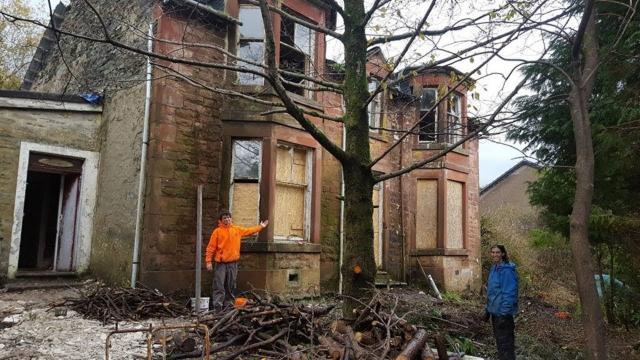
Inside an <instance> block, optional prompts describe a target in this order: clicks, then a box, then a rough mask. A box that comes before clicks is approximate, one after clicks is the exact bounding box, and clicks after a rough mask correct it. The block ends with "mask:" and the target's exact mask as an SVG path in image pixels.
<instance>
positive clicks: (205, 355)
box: [104, 322, 211, 360]
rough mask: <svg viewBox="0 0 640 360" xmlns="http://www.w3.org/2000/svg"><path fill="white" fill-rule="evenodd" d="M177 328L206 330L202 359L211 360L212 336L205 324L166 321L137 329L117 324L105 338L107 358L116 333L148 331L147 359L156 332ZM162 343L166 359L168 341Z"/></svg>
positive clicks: (149, 358)
mask: <svg viewBox="0 0 640 360" xmlns="http://www.w3.org/2000/svg"><path fill="white" fill-rule="evenodd" d="M177 329H193V330H198V329H200V330H202V331H203V332H204V336H203V348H202V357H201V358H202V359H206V360H209V359H210V358H209V346H210V345H211V344H210V337H209V328H208V327H207V326H206V325H204V324H200V323H199V322H196V323H194V324H180V325H165V324H164V322H163V324H162V325H161V326H157V327H155V328H154V327H153V326H152V325H151V324H149V326H148V327H143V328H135V329H122V330H120V329H118V325H117V324H116V329H115V330H113V331H111V332H109V334H108V335H107V339H106V340H105V357H104V358H105V360H109V350H110V349H111V337H112V336H113V335H115V334H128V333H135V332H145V333H147V355H146V356H147V360H152V355H153V352H152V348H153V347H152V344H153V335H154V334H155V333H157V332H158V331H167V330H177ZM161 344H162V358H163V359H166V357H167V343H166V341H165V340H164V339H163V341H161Z"/></svg>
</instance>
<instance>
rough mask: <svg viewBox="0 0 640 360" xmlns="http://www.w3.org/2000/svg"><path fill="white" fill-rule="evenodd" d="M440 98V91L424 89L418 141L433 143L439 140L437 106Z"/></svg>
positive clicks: (421, 99) (421, 98)
mask: <svg viewBox="0 0 640 360" xmlns="http://www.w3.org/2000/svg"><path fill="white" fill-rule="evenodd" d="M437 98H438V91H437V89H435V88H423V89H422V96H421V97H420V130H419V133H418V141H420V142H431V141H436V139H437V138H438V136H437V131H438V108H437V107H436V108H434V109H433V110H432V111H429V110H431V108H432V107H434V106H435V104H436V101H437Z"/></svg>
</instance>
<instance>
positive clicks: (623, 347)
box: [394, 289, 640, 360]
mask: <svg viewBox="0 0 640 360" xmlns="http://www.w3.org/2000/svg"><path fill="white" fill-rule="evenodd" d="M394 295H395V296H397V297H398V298H399V299H401V300H400V301H401V305H400V306H399V308H400V309H401V310H400V311H408V312H409V313H408V314H407V318H408V319H410V320H411V322H412V323H414V324H418V325H422V326H426V327H430V328H437V329H440V330H443V331H445V332H447V333H448V334H449V335H450V338H453V341H452V342H458V344H459V346H460V347H463V348H464V347H467V348H471V349H472V350H471V351H467V353H470V354H471V355H476V356H481V357H484V358H485V359H492V358H495V354H496V353H495V342H494V340H493V336H492V332H491V331H492V330H491V325H490V324H489V323H485V322H484V321H483V320H482V315H483V313H484V298H482V297H480V296H478V295H468V296H458V295H455V294H453V295H452V296H447V295H448V294H445V301H444V302H443V303H442V304H437V303H433V302H429V301H425V300H424V298H425V295H423V294H421V293H420V292H419V290H415V289H402V290H396V291H395V294H394ZM519 307H520V314H519V315H518V316H517V317H516V319H515V323H516V348H517V350H516V355H517V357H518V359H531V360H538V359H540V360H555V359H557V360H572V359H576V360H578V359H584V354H583V351H582V350H583V349H584V344H585V343H584V338H583V333H582V324H581V321H580V318H579V316H574V314H570V313H568V316H569V317H568V318H559V317H558V316H557V315H560V314H558V313H559V311H560V309H559V308H558V307H555V306H553V305H551V304H549V303H548V302H545V301H544V300H542V299H540V298H535V297H523V298H520V303H519ZM556 314H557V315H556ZM439 319H443V320H439ZM607 333H608V336H607V346H608V352H609V355H610V356H609V358H610V359H630V360H634V359H640V329H629V331H627V330H626V329H624V328H619V327H615V328H608V329H607ZM450 343H451V342H450Z"/></svg>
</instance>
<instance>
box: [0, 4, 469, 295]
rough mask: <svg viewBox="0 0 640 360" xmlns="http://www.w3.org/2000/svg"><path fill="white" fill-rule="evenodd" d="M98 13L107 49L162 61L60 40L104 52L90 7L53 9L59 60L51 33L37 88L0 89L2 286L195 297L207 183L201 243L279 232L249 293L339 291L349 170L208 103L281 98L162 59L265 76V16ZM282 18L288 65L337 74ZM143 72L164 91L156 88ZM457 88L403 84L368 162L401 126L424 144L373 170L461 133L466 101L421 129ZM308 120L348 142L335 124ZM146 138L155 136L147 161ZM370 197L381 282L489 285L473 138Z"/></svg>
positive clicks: (319, 13) (303, 135)
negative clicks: (63, 282)
mask: <svg viewBox="0 0 640 360" xmlns="http://www.w3.org/2000/svg"><path fill="white" fill-rule="evenodd" d="M280 6H281V7H282V10H283V11H285V12H288V13H291V14H296V15H299V16H303V17H304V18H305V19H306V21H309V22H312V23H315V24H319V25H322V26H326V27H334V26H335V21H336V20H335V19H336V14H335V13H333V12H332V11H330V10H329V8H328V7H324V6H322V1H307V0H285V1H283V2H282V4H281V5H280ZM96 8H97V10H98V12H99V13H100V14H101V15H102V17H103V21H104V22H105V24H106V26H107V27H108V29H109V31H110V34H111V37H112V38H113V39H115V40H116V41H119V42H122V43H125V44H127V45H128V46H130V47H131V48H136V49H141V50H143V51H147V50H148V49H149V50H150V51H153V52H154V53H155V54H160V55H161V57H158V58H155V59H153V60H152V62H151V63H150V64H147V63H146V59H145V57H144V56H142V55H140V54H136V53H134V52H131V51H128V50H125V49H122V48H117V47H113V46H111V45H109V44H104V43H98V42H95V41H89V40H86V39H81V38H74V37H71V36H68V35H64V32H70V33H76V34H82V35H84V36H85V37H88V38H100V37H101V36H102V35H101V34H102V29H101V27H100V22H99V20H98V18H97V17H96V16H95V14H94V13H93V12H92V10H91V9H90V8H89V7H87V6H86V4H85V3H84V2H82V1H71V3H70V5H69V6H68V7H66V8H65V7H64V6H62V5H61V6H59V7H58V9H57V14H58V15H57V17H56V19H55V22H56V23H57V24H58V26H60V28H61V29H62V31H63V34H62V35H60V45H59V46H60V49H62V52H60V51H59V50H58V46H52V43H53V42H54V40H55V34H54V33H53V32H51V31H47V33H46V34H45V38H44V39H43V41H42V42H41V49H40V50H39V51H38V53H37V54H36V57H34V61H33V62H32V65H31V68H30V71H29V74H28V75H27V78H26V79H25V83H24V84H23V88H24V90H30V91H29V92H27V91H21V92H7V91H4V92H0V159H2V169H3V170H2V175H1V176H0V190H1V191H0V192H1V193H2V197H0V236H2V240H0V272H2V273H3V274H6V275H7V276H8V277H9V278H14V277H17V276H29V274H32V273H34V271H36V272H38V273H42V272H52V273H56V272H57V273H76V272H84V271H90V272H92V273H94V274H96V275H98V276H100V277H102V278H105V279H107V280H109V281H111V282H114V283H127V282H129V280H130V278H131V277H132V275H133V276H134V277H135V278H136V279H137V280H138V281H140V282H142V283H144V284H146V285H148V286H153V287H157V288H159V289H175V288H189V287H192V286H193V281H194V280H193V279H194V276H193V273H194V264H195V256H194V255H195V239H196V185H198V184H203V185H204V219H203V224H204V230H203V232H204V234H203V235H204V236H203V237H204V239H205V243H206V240H207V239H208V234H209V233H210V231H211V230H212V229H213V227H215V225H216V219H215V217H216V214H217V213H218V211H219V210H220V209H222V208H229V209H231V211H232V212H233V214H234V221H235V222H236V223H238V224H241V225H253V224H255V223H257V222H258V220H259V219H265V218H268V219H270V221H271V225H270V226H269V227H268V228H267V229H265V231H263V232H261V233H260V234H259V236H257V237H254V238H249V239H245V241H243V244H242V254H243V255H242V260H241V264H240V271H239V280H238V281H239V286H240V287H245V288H246V287H250V286H253V287H257V288H265V289H268V290H270V291H274V292H280V293H289V294H306V293H313V292H318V291H320V290H335V289H337V288H338V283H339V272H338V269H339V263H340V246H341V238H342V234H341V230H340V229H341V223H342V222H344V221H349V220H348V219H343V218H342V216H341V191H342V186H341V181H342V180H341V169H340V165H339V163H338V161H337V160H335V159H334V158H333V157H332V156H331V155H330V154H329V153H328V152H326V151H325V150H323V149H322V147H321V146H320V145H319V144H318V143H317V142H316V141H315V140H314V139H313V138H312V137H311V135H310V134H308V133H307V132H305V131H304V130H303V129H302V128H301V127H300V125H298V124H297V123H296V122H295V121H294V120H293V119H292V118H290V117H289V116H288V115H286V114H284V113H281V112H270V111H269V110H270V107H269V105H265V104H257V103H255V102H251V101H248V100H245V99H242V98H240V97H237V96H230V95H228V93H227V94H222V93H221V92H219V91H211V90H210V89H227V90H230V91H233V90H242V91H245V92H246V91H250V92H253V93H254V94H256V96H260V97H261V98H263V99H269V98H270V97H272V95H270V92H269V89H268V87H266V86H265V84H264V82H263V80H262V79H261V78H259V77H256V76H253V75H251V74H242V75H236V73H235V72H232V71H225V70H221V69H219V68H212V67H206V66H189V65H188V64H187V63H182V64H180V63H175V62H171V61H168V60H169V58H172V57H176V58H180V59H183V60H184V61H185V62H188V61H190V60H194V61H200V62H211V63H216V64H222V63H225V62H232V60H231V56H229V54H231V55H233V54H235V55H234V56H238V57H241V58H245V59H253V60H255V61H257V62H259V61H261V57H262V56H263V50H264V49H263V41H264V29H263V28H262V25H261V23H262V22H261V18H260V11H259V9H258V8H257V7H255V6H253V5H250V4H246V3H242V2H241V1H240V2H236V1H234V0H227V1H200V2H196V1H195V0H173V1H154V0H134V1H100V2H96ZM273 19H274V21H273V23H274V33H275V36H276V47H277V49H276V53H277V56H278V59H279V61H280V64H286V66H288V67H289V68H290V69H292V70H294V71H298V72H304V73H305V74H307V75H308V76H317V77H325V78H327V79H336V78H339V77H340V74H339V72H335V71H333V68H332V67H330V66H329V64H330V62H328V61H326V60H325V53H326V50H325V46H326V42H325V35H324V34H322V33H320V32H315V31H312V30H310V29H308V28H306V27H304V26H301V25H300V24H297V23H294V22H292V21H291V20H289V19H287V18H286V17H284V16H280V15H278V14H274V16H273ZM147 31H149V32H150V33H152V34H153V39H154V40H153V41H148V36H147ZM202 44H206V46H202ZM219 49H224V51H226V52H227V54H225V53H224V52H221V51H219ZM162 56H164V57H165V58H162ZM384 62H385V59H384V56H383V55H382V53H381V51H380V50H379V49H373V50H371V51H370V53H369V63H368V64H367V71H368V72H369V74H370V82H371V84H372V85H375V84H376V81H380V80H381V79H382V78H383V77H384V75H385V74H386V70H385V66H384ZM147 68H150V69H151V73H150V76H151V79H152V81H145V76H146V69H147ZM451 74H458V73H457V72H456V71H455V70H454V69H451V68H447V67H443V68H437V69H430V70H428V71H412V70H411V69H409V70H408V71H407V73H406V74H405V75H406V79H405V80H404V81H403V82H402V83H401V85H400V86H399V87H397V88H394V89H388V90H385V92H384V93H383V94H380V95H379V96H378V97H376V98H375V99H374V101H372V102H371V104H370V105H369V110H370V119H369V120H370V127H371V132H370V135H371V136H370V142H371V148H372V156H377V155H379V154H381V153H382V152H383V151H384V149H385V148H386V146H388V145H389V144H391V143H392V142H393V140H394V136H395V134H396V133H395V132H394V131H388V130H389V129H390V130H406V129H410V128H411V127H412V126H413V125H414V124H415V123H416V122H418V119H420V118H422V120H420V121H419V126H418V127H417V128H418V130H417V131H416V134H414V135H411V136H409V137H408V138H407V140H406V141H404V142H403V143H402V145H401V146H399V147H397V148H396V149H394V150H393V151H392V152H391V153H390V154H389V155H388V156H386V157H385V158H384V159H383V160H382V161H380V162H379V163H378V164H376V166H375V170H376V171H379V172H381V173H386V172H391V171H394V170H397V169H399V168H400V167H402V166H406V165H408V164H410V163H412V162H413V161H416V160H418V159H423V158H426V157H428V156H430V155H432V154H434V153H436V152H437V151H439V150H440V149H443V148H445V147H446V145H447V144H450V143H454V142H456V141H457V140H458V139H460V137H461V136H463V135H464V134H465V132H466V131H467V130H466V128H467V118H466V91H467V89H466V88H464V87H460V88H458V89H455V91H454V93H453V94H452V95H451V96H450V97H449V98H448V99H447V100H446V101H442V102H441V103H440V104H439V106H438V107H437V111H435V112H434V113H431V114H430V115H427V116H424V115H425V110H427V109H428V108H429V107H431V106H432V105H433V104H434V103H435V101H436V100H437V98H438V96H439V94H441V92H439V91H438V89H447V88H448V87H450V86H451V85H452V84H453V81H452V79H451ZM288 80H289V81H290V82H297V81H304V80H301V79H300V78H296V77H292V78H290V79H288ZM196 85H198V86H196ZM202 85H204V86H205V87H209V88H210V89H206V88H204V87H203V86H202ZM289 90H290V91H291V93H292V97H293V98H294V99H295V101H296V102H297V103H298V104H299V105H301V106H303V107H305V108H307V109H311V110H314V111H319V112H324V113H326V114H330V115H340V114H341V111H342V110H341V109H342V100H341V98H340V97H339V96H337V95H336V94H333V93H329V92H311V91H307V90H304V89H301V88H299V87H291V88H290V89H289ZM90 91H99V92H101V93H102V94H103V96H104V98H103V101H102V103H101V104H100V105H91V104H87V103H86V102H83V101H82V100H81V98H80V97H78V96H72V95H65V96H62V95H56V94H60V93H67V94H69V93H78V94H83V93H88V92H90ZM265 112H269V113H268V114H266V115H265V114H264V113H265ZM312 120H313V121H314V123H315V125H316V126H317V127H318V128H320V129H321V130H323V131H324V132H325V133H326V134H327V135H328V136H329V137H330V138H331V139H332V140H334V141H335V142H336V143H338V144H342V134H343V128H342V125H341V124H340V123H337V122H332V121H327V120H323V119H321V118H313V117H312ZM145 123H146V124H148V134H149V138H148V141H145V144H146V145H147V147H146V149H145V151H141V148H142V143H143V140H144V139H143V138H144V135H143V134H144V129H145ZM140 177H142V179H143V180H144V181H143V182H142V184H143V185H144V186H143V187H142V188H143V189H144V191H143V192H142V193H139V191H138V189H139V187H140V181H139V179H140ZM373 191H374V196H373V198H374V200H373V202H374V204H372V205H373V206H374V215H373V216H374V219H373V223H374V238H373V239H371V241H372V242H373V245H374V253H375V254H374V255H375V260H376V263H377V265H378V268H379V273H380V274H381V280H384V281H387V280H393V281H401V282H411V281H423V275H422V273H423V270H424V271H425V272H427V273H430V274H432V275H433V276H434V278H435V279H436V280H437V281H438V282H439V283H440V284H441V285H442V286H444V287H445V288H446V289H452V290H464V289H478V288H479V285H480V265H479V256H480V254H479V249H480V234H479V220H478V146H477V142H476V141H470V142H468V143H466V144H464V145H462V146H459V147H458V148H456V149H455V150H454V151H451V152H450V153H448V154H447V155H446V156H444V157H442V158H440V159H439V160H437V161H435V162H433V163H431V164H429V165H428V166H426V167H424V168H421V169H418V170H415V171H413V172H411V173H409V174H406V175H403V176H401V177H398V178H394V179H391V180H388V181H385V182H384V183H380V184H378V185H376V187H375V188H374V189H373ZM139 194H140V196H138V195H139ZM135 239H138V240H139V241H134V240H135ZM136 243H138V244H139V247H138V249H136V245H134V244H136ZM134 254H138V256H137V259H138V261H134V260H132V259H134V258H136V256H135V255H134ZM132 263H135V265H136V266H132ZM421 268H422V269H421Z"/></svg>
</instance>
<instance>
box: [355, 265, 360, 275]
mask: <svg viewBox="0 0 640 360" xmlns="http://www.w3.org/2000/svg"><path fill="white" fill-rule="evenodd" d="M353 272H354V273H356V274H360V273H361V272H362V268H361V267H360V265H356V266H354V267H353Z"/></svg>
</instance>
